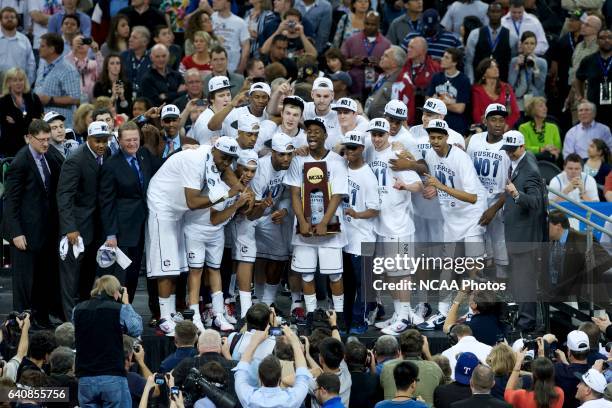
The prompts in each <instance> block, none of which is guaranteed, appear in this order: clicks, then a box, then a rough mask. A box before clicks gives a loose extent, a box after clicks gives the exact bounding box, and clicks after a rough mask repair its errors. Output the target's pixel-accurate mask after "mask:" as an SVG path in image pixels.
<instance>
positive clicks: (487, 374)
mask: <svg viewBox="0 0 612 408" xmlns="http://www.w3.org/2000/svg"><path fill="white" fill-rule="evenodd" d="M494 385H495V374H494V373H493V370H491V368H489V367H487V366H486V365H484V364H478V365H477V366H476V368H475V369H474V371H473V372H472V378H471V379H470V387H471V388H472V394H475V393H479V394H484V393H487V394H488V393H489V392H490V391H491V388H493V386H494Z"/></svg>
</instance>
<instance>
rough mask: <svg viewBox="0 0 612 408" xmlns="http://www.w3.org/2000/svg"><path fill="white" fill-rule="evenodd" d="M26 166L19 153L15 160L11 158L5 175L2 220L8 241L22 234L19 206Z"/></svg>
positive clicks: (24, 181) (23, 157) (20, 204)
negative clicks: (4, 222) (5, 226)
mask: <svg viewBox="0 0 612 408" xmlns="http://www.w3.org/2000/svg"><path fill="white" fill-rule="evenodd" d="M20 159H21V160H20ZM27 167H28V163H27V162H26V160H25V156H23V155H21V157H18V158H17V160H13V162H12V163H11V165H10V166H9V169H8V172H7V175H6V184H5V185H6V192H5V194H4V211H5V213H4V220H5V221H6V223H7V224H6V225H7V227H8V228H6V238H7V239H8V240H9V241H10V240H12V239H13V238H15V237H18V236H20V235H23V234H24V233H23V229H22V226H21V206H22V196H23V190H24V187H25V183H26V172H27ZM11 243H12V242H11Z"/></svg>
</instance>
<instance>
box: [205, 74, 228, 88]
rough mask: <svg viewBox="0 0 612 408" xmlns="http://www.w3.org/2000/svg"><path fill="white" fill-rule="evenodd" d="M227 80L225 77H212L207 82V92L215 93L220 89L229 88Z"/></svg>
mask: <svg viewBox="0 0 612 408" xmlns="http://www.w3.org/2000/svg"><path fill="white" fill-rule="evenodd" d="M231 87H232V84H230V81H229V79H228V78H227V77H226V76H223V75H220V76H214V77H212V78H210V81H208V92H216V91H219V90H221V89H226V88H231Z"/></svg>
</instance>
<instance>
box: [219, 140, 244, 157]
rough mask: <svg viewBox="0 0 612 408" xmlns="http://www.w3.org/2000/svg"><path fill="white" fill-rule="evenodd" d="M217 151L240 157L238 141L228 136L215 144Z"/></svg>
mask: <svg viewBox="0 0 612 408" xmlns="http://www.w3.org/2000/svg"><path fill="white" fill-rule="evenodd" d="M215 149H217V150H220V151H222V152H223V153H225V154H226V155H228V156H234V157H238V151H240V146H238V142H236V139H233V138H231V137H228V136H221V137H220V138H218V139H217V141H216V142H215Z"/></svg>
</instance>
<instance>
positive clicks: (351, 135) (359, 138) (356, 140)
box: [340, 130, 365, 146]
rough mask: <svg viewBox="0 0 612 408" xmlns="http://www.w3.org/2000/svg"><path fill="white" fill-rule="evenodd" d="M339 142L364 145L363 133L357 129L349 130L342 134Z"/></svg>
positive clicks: (348, 144) (347, 144)
mask: <svg viewBox="0 0 612 408" xmlns="http://www.w3.org/2000/svg"><path fill="white" fill-rule="evenodd" d="M340 143H341V144H343V145H346V146H365V134H363V133H362V132H359V131H357V130H351V131H349V132H346V134H345V135H344V136H342V141H341V142H340Z"/></svg>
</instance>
